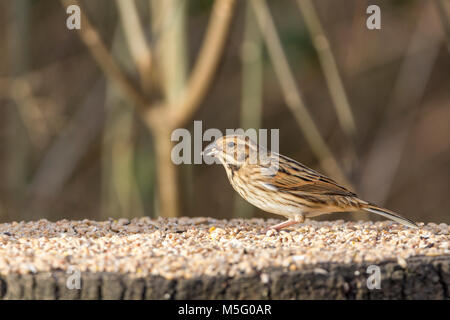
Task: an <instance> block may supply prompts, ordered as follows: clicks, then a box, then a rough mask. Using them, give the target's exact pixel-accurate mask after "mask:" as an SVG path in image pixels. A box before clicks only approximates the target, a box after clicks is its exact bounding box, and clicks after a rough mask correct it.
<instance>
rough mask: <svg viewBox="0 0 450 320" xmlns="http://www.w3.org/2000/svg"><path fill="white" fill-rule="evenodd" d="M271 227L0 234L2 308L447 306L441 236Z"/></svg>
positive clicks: (122, 223) (216, 224) (14, 226)
mask: <svg viewBox="0 0 450 320" xmlns="http://www.w3.org/2000/svg"><path fill="white" fill-rule="evenodd" d="M277 222H279V221H275V220H269V221H264V220H262V219H250V220H245V219H233V220H229V221H227V220H216V219H211V218H171V219H162V218H160V219H157V220H151V219H149V218H147V217H146V218H139V219H133V220H131V221H129V220H126V219H119V220H112V219H110V220H108V221H103V222H97V221H89V220H83V221H67V220H62V221H57V222H49V221H47V220H39V221H33V222H12V223H4V224H0V299H406V298H411V299H449V298H450V255H449V226H448V225H446V224H439V225H437V224H432V223H430V224H427V225H423V224H420V225H421V229H420V230H413V229H408V228H406V227H403V226H400V225H398V224H395V223H392V222H377V223H371V222H343V221H333V222H316V221H309V220H308V221H306V222H305V223H304V224H301V225H298V226H295V227H293V228H290V229H287V230H283V231H281V232H279V233H263V232H262V230H263V229H264V228H266V227H268V226H270V225H272V224H275V223H277ZM373 265H375V266H376V267H378V268H379V269H378V274H371V273H370V272H369V271H370V270H371V269H370V268H372V267H373ZM372 271H373V270H372ZM371 275H372V276H374V277H378V280H376V281H377V282H374V283H372V286H371V285H369V282H368V281H372V280H374V279H372V280H371V279H369V278H370V276H371ZM377 283H378V284H377Z"/></svg>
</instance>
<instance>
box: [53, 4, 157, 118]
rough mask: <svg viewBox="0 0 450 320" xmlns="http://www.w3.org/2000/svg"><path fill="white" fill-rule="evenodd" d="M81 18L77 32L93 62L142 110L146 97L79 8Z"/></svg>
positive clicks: (145, 105) (146, 103) (144, 106)
mask: <svg viewBox="0 0 450 320" xmlns="http://www.w3.org/2000/svg"><path fill="white" fill-rule="evenodd" d="M61 2H62V4H63V5H64V6H66V7H67V6H69V5H70V4H76V5H78V6H79V7H81V5H80V3H79V1H78V0H61ZM81 20H82V28H81V29H80V30H79V32H78V34H79V35H80V37H81V40H82V41H83V42H84V44H85V45H86V46H87V47H88V49H89V51H90V52H91V55H92V57H93V58H94V60H95V62H96V63H97V64H98V65H99V66H100V68H101V69H102V71H103V73H104V74H105V75H106V76H107V77H108V78H110V79H112V80H113V81H114V83H115V84H116V85H117V86H118V87H119V88H120V90H122V91H123V92H124V94H125V95H127V97H128V98H129V99H131V100H132V101H133V102H134V104H135V107H136V108H137V109H138V111H141V112H144V111H145V109H146V107H147V105H148V102H147V99H146V98H145V96H144V95H143V94H142V92H140V91H139V90H138V89H137V88H136V86H135V85H134V84H133V83H132V82H131V81H130V79H129V78H128V77H127V76H126V75H125V74H124V72H123V71H122V70H121V69H120V67H119V66H118V65H117V63H116V62H115V61H114V59H113V57H112V56H111V54H110V53H109V51H108V49H106V47H105V45H104V43H103V42H102V40H101V38H100V35H99V34H98V32H97V30H96V29H95V28H94V27H93V26H92V24H91V23H90V21H89V19H88V17H87V16H86V15H85V14H84V12H83V10H81Z"/></svg>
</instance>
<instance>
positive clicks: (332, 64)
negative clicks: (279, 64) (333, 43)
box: [297, 0, 356, 138]
mask: <svg viewBox="0 0 450 320" xmlns="http://www.w3.org/2000/svg"><path fill="white" fill-rule="evenodd" d="M297 4H298V6H299V8H300V12H301V13H302V16H303V18H304V21H305V24H306V27H307V28H308V30H309V33H310V34H311V38H312V40H313V44H314V47H315V48H316V51H317V54H318V57H319V61H320V64H321V66H322V69H323V72H324V75H325V80H326V82H327V85H328V89H329V90H330V93H331V97H332V99H333V102H334V106H335V109H336V114H337V117H338V120H339V123H340V125H341V127H342V129H343V130H344V132H345V133H346V134H347V135H348V136H349V137H350V138H353V137H354V135H355V133H356V124H355V119H354V116H353V112H352V109H351V106H350V103H349V101H348V97H347V93H346V92H345V88H344V84H343V82H342V79H341V76H340V75H339V70H338V66H337V63H336V60H335V58H334V56H333V53H332V51H331V48H330V42H329V41H328V38H327V36H326V33H325V30H324V28H323V27H322V24H321V22H320V19H319V16H318V14H317V12H316V9H315V8H314V4H313V3H312V1H311V0H297Z"/></svg>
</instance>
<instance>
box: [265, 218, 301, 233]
mask: <svg viewBox="0 0 450 320" xmlns="http://www.w3.org/2000/svg"><path fill="white" fill-rule="evenodd" d="M297 223H298V222H297V221H295V220H291V219H289V220H287V221H285V222H282V223H279V224H276V225H274V226H270V227H269V228H267V229H268V230H270V229H273V230H276V231H279V230H280V229H283V228H286V227H289V226H292V225H293V224H297Z"/></svg>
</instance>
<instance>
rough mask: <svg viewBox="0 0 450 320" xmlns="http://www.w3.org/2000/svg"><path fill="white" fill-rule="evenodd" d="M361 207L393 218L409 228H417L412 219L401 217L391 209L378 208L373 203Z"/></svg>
mask: <svg viewBox="0 0 450 320" xmlns="http://www.w3.org/2000/svg"><path fill="white" fill-rule="evenodd" d="M361 209H363V210H365V211H369V212H372V213H376V214H379V215H380V216H383V217H385V218H388V219H391V220H394V221H396V222H398V223H401V224H403V225H405V226H408V227H411V228H415V229H418V228H419V226H418V225H417V224H416V223H415V222H414V221H412V220H409V219H406V218H404V217H402V216H401V215H399V214H398V213H395V212H393V211H391V210H388V209H384V208H380V207H377V206H376V205H373V204H367V205H363V206H362V208H361Z"/></svg>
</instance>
